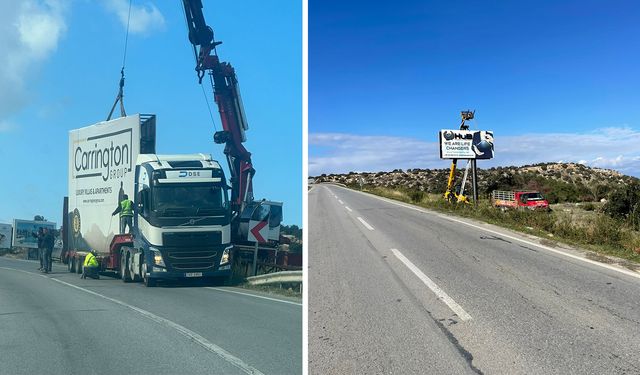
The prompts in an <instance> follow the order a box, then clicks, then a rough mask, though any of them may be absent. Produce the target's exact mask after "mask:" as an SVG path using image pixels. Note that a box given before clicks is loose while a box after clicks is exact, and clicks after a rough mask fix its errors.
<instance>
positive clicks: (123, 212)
mask: <svg viewBox="0 0 640 375" xmlns="http://www.w3.org/2000/svg"><path fill="white" fill-rule="evenodd" d="M117 213H120V234H124V231H125V228H126V227H127V226H128V227H129V233H131V230H132V228H133V201H131V200H129V196H128V195H127V194H124V195H123V196H122V201H120V204H119V205H118V207H117V208H116V210H115V211H113V213H112V214H111V216H113V215H115V214H117Z"/></svg>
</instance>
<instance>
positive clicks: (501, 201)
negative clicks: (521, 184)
mask: <svg viewBox="0 0 640 375" xmlns="http://www.w3.org/2000/svg"><path fill="white" fill-rule="evenodd" d="M491 203H492V204H493V206H494V207H499V208H502V209H507V208H514V209H525V208H526V209H530V210H549V202H548V201H547V200H546V199H545V198H544V197H543V196H542V194H540V192H538V191H501V190H494V191H493V192H491Z"/></svg>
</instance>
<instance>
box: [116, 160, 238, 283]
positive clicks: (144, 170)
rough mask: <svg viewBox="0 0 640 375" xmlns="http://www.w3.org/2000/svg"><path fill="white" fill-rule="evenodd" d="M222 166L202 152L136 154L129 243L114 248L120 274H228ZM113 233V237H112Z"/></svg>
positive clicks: (148, 279)
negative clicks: (130, 240)
mask: <svg viewBox="0 0 640 375" xmlns="http://www.w3.org/2000/svg"><path fill="white" fill-rule="evenodd" d="M227 190H228V185H227V181H226V179H225V176H224V172H223V170H222V168H221V167H220V164H219V163H218V162H217V161H215V160H212V159H211V157H210V156H208V155H204V154H192V155H155V154H140V155H139V156H138V158H137V162H136V167H135V185H134V191H135V197H134V198H133V200H134V203H135V210H134V229H133V241H132V243H131V244H123V245H121V246H120V247H119V248H118V252H119V256H120V262H121V266H120V269H121V272H122V277H123V279H125V281H127V279H132V280H133V279H138V278H141V279H142V280H144V282H145V284H147V285H149V286H152V285H154V284H155V282H156V281H157V280H158V279H178V278H185V277H220V278H223V277H227V276H229V275H230V272H231V250H232V244H231V225H230V223H231V212H230V208H229V200H228V194H227ZM116 237H117V236H116Z"/></svg>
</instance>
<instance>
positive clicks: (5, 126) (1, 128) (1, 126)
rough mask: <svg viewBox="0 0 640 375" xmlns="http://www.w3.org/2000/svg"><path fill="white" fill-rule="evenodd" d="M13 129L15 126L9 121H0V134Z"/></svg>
mask: <svg viewBox="0 0 640 375" xmlns="http://www.w3.org/2000/svg"><path fill="white" fill-rule="evenodd" d="M14 128H15V126H14V125H13V124H12V123H10V122H9V121H4V120H0V133H4V132H9V131H11V130H13V129H14Z"/></svg>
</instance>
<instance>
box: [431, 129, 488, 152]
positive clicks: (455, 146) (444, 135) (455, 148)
mask: <svg viewBox="0 0 640 375" xmlns="http://www.w3.org/2000/svg"><path fill="white" fill-rule="evenodd" d="M491 158H493V131H485V130H440V159H491Z"/></svg>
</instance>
